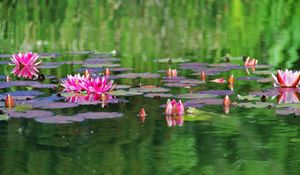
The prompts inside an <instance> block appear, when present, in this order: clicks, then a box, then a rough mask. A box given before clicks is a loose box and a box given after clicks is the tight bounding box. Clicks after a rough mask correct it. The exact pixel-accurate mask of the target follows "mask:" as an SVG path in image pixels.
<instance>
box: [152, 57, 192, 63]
mask: <svg viewBox="0 0 300 175" xmlns="http://www.w3.org/2000/svg"><path fill="white" fill-rule="evenodd" d="M169 60H171V61H172V62H173V63H183V62H187V61H189V60H188V59H184V58H159V59H156V60H154V62H157V63H168V62H169Z"/></svg>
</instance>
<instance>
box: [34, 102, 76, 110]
mask: <svg viewBox="0 0 300 175" xmlns="http://www.w3.org/2000/svg"><path fill="white" fill-rule="evenodd" d="M31 104H32V107H33V108H41V109H63V108H74V107H77V106H78V104H76V103H67V102H55V101H54V102H51V101H33V102H32V103H31Z"/></svg>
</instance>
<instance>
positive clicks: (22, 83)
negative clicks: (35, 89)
mask: <svg viewBox="0 0 300 175" xmlns="http://www.w3.org/2000/svg"><path fill="white" fill-rule="evenodd" d="M38 84H41V83H40V82H37V81H8V82H7V81H5V82H1V83H0V89H3V88H9V87H12V86H19V87H20V86H32V85H38Z"/></svg>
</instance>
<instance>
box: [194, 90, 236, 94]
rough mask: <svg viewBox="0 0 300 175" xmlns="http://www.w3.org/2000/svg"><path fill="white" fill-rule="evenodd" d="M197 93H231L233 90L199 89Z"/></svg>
mask: <svg viewBox="0 0 300 175" xmlns="http://www.w3.org/2000/svg"><path fill="white" fill-rule="evenodd" d="M197 93H199V94H212V95H232V94H234V92H232V91H230V90H206V91H199V92H197Z"/></svg>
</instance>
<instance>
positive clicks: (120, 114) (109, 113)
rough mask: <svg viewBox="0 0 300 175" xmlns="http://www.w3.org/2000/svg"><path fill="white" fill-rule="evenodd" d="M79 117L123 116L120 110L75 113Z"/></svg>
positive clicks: (103, 117)
mask: <svg viewBox="0 0 300 175" xmlns="http://www.w3.org/2000/svg"><path fill="white" fill-rule="evenodd" d="M75 116H77V117H83V118H84V119H108V118H118V117H122V116H123V114H122V113H118V112H87V113H80V114H77V115H75Z"/></svg>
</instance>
